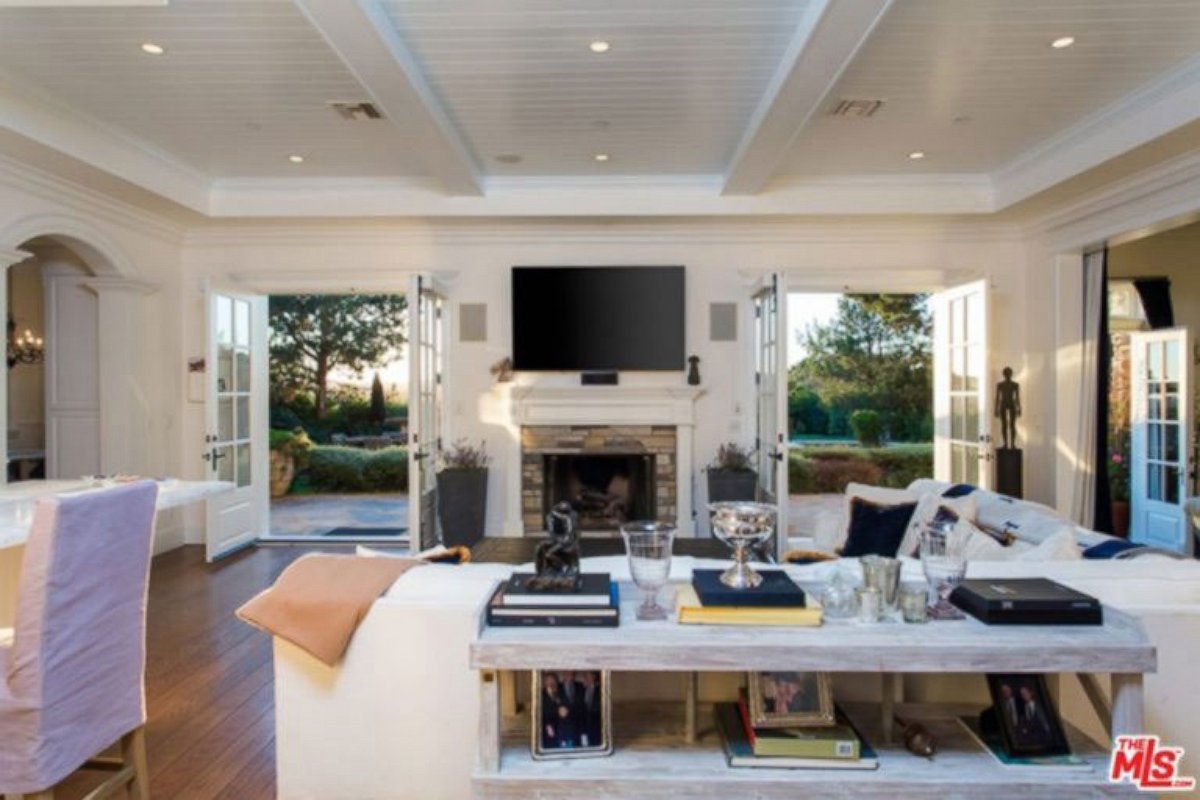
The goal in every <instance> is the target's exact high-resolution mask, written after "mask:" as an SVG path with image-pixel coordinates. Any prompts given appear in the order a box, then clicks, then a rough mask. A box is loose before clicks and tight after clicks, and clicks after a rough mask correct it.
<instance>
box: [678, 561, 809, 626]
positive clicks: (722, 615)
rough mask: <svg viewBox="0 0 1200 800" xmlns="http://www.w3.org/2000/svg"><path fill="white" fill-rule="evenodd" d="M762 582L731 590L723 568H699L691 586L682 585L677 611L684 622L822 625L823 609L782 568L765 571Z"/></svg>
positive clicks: (694, 574) (763, 571)
mask: <svg viewBox="0 0 1200 800" xmlns="http://www.w3.org/2000/svg"><path fill="white" fill-rule="evenodd" d="M759 574H760V575H762V577H763V582H762V583H761V584H760V585H759V586H756V587H755V588H753V589H731V588H729V587H728V586H726V585H725V584H723V583H721V571H720V570H715V569H698V570H695V571H694V572H693V573H692V584H691V586H681V587H680V588H679V591H678V593H677V594H676V596H675V610H676V612H677V617H678V619H679V622H680V624H683V625H792V626H797V625H799V626H810V627H815V626H817V625H820V624H821V608H820V606H819V605H817V604H816V603H814V602H811V601H810V600H809V599H808V598H807V597H806V596H805V593H804V590H803V589H801V588H800V587H799V586H797V585H796V583H795V581H793V580H792V579H791V578H789V577H788V576H787V573H785V572H784V571H783V570H762V571H760V572H759Z"/></svg>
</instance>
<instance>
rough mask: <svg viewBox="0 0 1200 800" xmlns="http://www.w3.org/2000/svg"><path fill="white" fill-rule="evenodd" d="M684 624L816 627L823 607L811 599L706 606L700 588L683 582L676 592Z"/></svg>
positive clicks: (677, 612)
mask: <svg viewBox="0 0 1200 800" xmlns="http://www.w3.org/2000/svg"><path fill="white" fill-rule="evenodd" d="M675 612H676V615H677V617H678V619H679V624H680V625H786V626H791V627H808V628H815V627H817V626H819V625H820V624H821V606H820V605H818V604H817V602H816V601H815V600H814V599H813V598H812V597H809V598H808V606H807V607H806V608H746V607H738V606H707V607H706V606H703V605H701V604H700V598H699V597H698V596H697V595H696V590H695V589H693V588H692V587H691V586H690V585H683V586H680V587H679V588H678V590H677V591H676V593H675Z"/></svg>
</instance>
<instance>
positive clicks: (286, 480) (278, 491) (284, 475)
mask: <svg viewBox="0 0 1200 800" xmlns="http://www.w3.org/2000/svg"><path fill="white" fill-rule="evenodd" d="M270 469H271V497H283V496H284V495H285V494H287V493H288V490H289V489H291V488H292V479H293V478H295V477H296V459H295V458H293V457H292V456H291V455H289V454H288V453H283V452H280V451H279V450H272V451H271V467H270Z"/></svg>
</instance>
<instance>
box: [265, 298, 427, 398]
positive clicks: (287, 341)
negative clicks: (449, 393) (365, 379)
mask: <svg viewBox="0 0 1200 800" xmlns="http://www.w3.org/2000/svg"><path fill="white" fill-rule="evenodd" d="M406 308H407V303H406V301H405V298H404V297H403V296H402V295H344V296H343V295H280V296H273V297H271V302H270V322H271V384H272V391H273V392H276V393H278V394H277V396H279V395H281V394H283V393H286V392H287V391H288V390H290V389H292V388H295V387H297V386H299V387H302V388H304V389H308V390H309V391H311V392H312V393H313V396H314V398H315V405H316V414H317V418H318V419H323V418H324V417H325V414H326V412H327V411H328V408H327V406H328V394H329V386H328V382H329V373H330V372H331V371H333V370H334V369H335V368H337V367H345V368H346V369H349V370H351V371H353V372H356V373H361V372H362V371H363V370H364V369H366V368H367V367H370V366H373V365H375V364H378V363H380V362H381V361H383V360H384V359H387V358H390V357H392V356H393V355H394V354H395V353H396V351H398V350H399V348H400V347H401V346H403V344H404V342H405V332H406V328H407V314H406V313H405V310H406Z"/></svg>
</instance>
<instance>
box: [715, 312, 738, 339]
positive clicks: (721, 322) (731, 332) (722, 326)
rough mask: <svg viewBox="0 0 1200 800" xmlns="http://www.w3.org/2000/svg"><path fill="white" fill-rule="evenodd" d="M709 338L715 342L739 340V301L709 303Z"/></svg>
mask: <svg viewBox="0 0 1200 800" xmlns="http://www.w3.org/2000/svg"><path fill="white" fill-rule="evenodd" d="M708 338H709V340H710V341H713V342H736V341H737V303H709V304H708Z"/></svg>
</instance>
